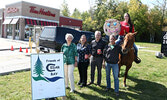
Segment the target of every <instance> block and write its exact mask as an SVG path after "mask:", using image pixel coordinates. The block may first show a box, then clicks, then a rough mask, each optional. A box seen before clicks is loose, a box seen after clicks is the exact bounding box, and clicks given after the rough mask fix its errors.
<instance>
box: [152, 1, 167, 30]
mask: <svg viewBox="0 0 167 100" xmlns="http://www.w3.org/2000/svg"><path fill="white" fill-rule="evenodd" d="M156 1H157V4H156V6H157V7H159V8H160V12H161V24H160V27H161V30H162V27H163V24H164V20H165V16H167V13H166V10H167V0H161V1H162V2H160V1H159V0H156ZM154 5H155V4H154Z"/></svg>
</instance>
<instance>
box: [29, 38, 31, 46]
mask: <svg viewBox="0 0 167 100" xmlns="http://www.w3.org/2000/svg"><path fill="white" fill-rule="evenodd" d="M30 43H31V37H29V47H30V45H31V44H30Z"/></svg>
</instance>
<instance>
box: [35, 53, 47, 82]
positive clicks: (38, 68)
mask: <svg viewBox="0 0 167 100" xmlns="http://www.w3.org/2000/svg"><path fill="white" fill-rule="evenodd" d="M34 66H35V69H34V70H33V72H34V73H33V74H36V75H37V77H33V79H34V80H35V81H39V80H44V81H47V82H48V80H47V79H46V78H44V77H43V76H42V75H43V71H44V70H43V64H42V62H41V60H40V58H39V56H38V59H37V61H36V63H35V65H34Z"/></svg>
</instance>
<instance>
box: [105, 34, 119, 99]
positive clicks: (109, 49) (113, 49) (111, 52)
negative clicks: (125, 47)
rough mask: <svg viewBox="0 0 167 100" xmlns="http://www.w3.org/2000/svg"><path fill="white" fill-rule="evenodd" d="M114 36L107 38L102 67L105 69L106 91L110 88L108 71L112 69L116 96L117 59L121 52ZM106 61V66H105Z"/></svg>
mask: <svg viewBox="0 0 167 100" xmlns="http://www.w3.org/2000/svg"><path fill="white" fill-rule="evenodd" d="M115 40H116V38H115V36H114V35H110V38H109V41H110V42H109V44H108V45H107V46H106V47H105V49H104V52H103V55H104V62H103V67H105V69H106V81H107V89H106V91H108V90H109V89H110V88H111V81H110V72H111V68H112V71H113V77H114V88H115V93H116V96H118V95H119V79H118V72H119V67H118V61H119V54H120V53H121V47H120V46H119V45H116V44H115ZM105 61H106V66H105V64H104V63H105Z"/></svg>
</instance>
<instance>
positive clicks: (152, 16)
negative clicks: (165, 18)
mask: <svg viewBox="0 0 167 100" xmlns="http://www.w3.org/2000/svg"><path fill="white" fill-rule="evenodd" d="M160 14H161V12H160V10H159V8H158V6H154V8H152V9H150V11H149V16H148V22H149V26H148V31H149V33H150V42H155V41H160V35H161V34H160V31H161V28H160V22H161V16H159V15H160Z"/></svg>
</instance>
